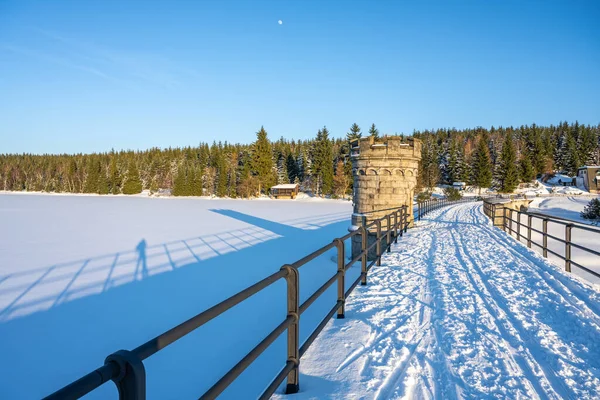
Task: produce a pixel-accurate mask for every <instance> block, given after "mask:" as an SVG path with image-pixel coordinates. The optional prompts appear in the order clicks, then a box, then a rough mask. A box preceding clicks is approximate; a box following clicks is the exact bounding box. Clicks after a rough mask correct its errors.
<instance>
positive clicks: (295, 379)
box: [281, 264, 300, 394]
mask: <svg viewBox="0 0 600 400" xmlns="http://www.w3.org/2000/svg"><path fill="white" fill-rule="evenodd" d="M281 269H285V270H286V271H287V275H286V277H285V280H286V282H287V312H288V316H293V317H294V322H293V323H292V324H291V325H290V326H289V327H288V330H287V331H288V335H287V357H288V358H287V359H288V361H291V362H293V363H294V369H292V370H291V371H290V372H289V373H288V376H287V385H286V388H285V393H286V394H292V393H298V390H299V389H300V382H299V377H300V328H299V326H300V276H299V274H298V269H297V268H294V267H292V266H291V265H289V264H286V265H284V266H283V267H281Z"/></svg>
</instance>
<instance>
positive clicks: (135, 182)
mask: <svg viewBox="0 0 600 400" xmlns="http://www.w3.org/2000/svg"><path fill="white" fill-rule="evenodd" d="M141 192H142V181H141V180H140V173H139V171H138V169H137V166H136V165H135V161H133V160H132V161H130V162H129V167H128V168H127V175H126V177H125V183H124V184H123V194H138V193H141Z"/></svg>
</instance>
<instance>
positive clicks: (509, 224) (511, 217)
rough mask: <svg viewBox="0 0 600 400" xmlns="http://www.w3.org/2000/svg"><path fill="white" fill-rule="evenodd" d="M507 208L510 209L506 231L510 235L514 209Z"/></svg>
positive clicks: (511, 233)
mask: <svg viewBox="0 0 600 400" xmlns="http://www.w3.org/2000/svg"><path fill="white" fill-rule="evenodd" d="M509 210H510V213H509V215H510V217H509V219H508V227H509V228H508V231H509V232H510V236H512V235H513V219H514V218H513V211H514V210H513V209H512V208H509Z"/></svg>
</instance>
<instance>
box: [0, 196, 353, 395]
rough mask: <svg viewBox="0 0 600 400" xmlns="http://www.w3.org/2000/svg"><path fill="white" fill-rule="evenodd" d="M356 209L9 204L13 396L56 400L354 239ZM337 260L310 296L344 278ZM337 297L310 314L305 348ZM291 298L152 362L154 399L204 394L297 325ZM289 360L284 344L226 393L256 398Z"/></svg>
mask: <svg viewBox="0 0 600 400" xmlns="http://www.w3.org/2000/svg"><path fill="white" fill-rule="evenodd" d="M351 212H352V210H351V203H350V202H348V201H332V200H323V201H312V199H307V200H306V201H297V200H296V201H292V200H262V201H245V200H219V199H213V200H210V199H194V198H143V197H127V196H114V197H113V196H68V195H34V194H26V195H20V194H0V360H1V361H2V362H1V363H0V377H1V378H0V398H1V399H17V398H18V399H37V398H40V397H43V396H45V395H48V394H50V393H51V392H53V391H55V390H57V389H59V388H61V387H62V386H64V385H66V384H68V383H70V382H71V381H73V380H75V379H78V378H80V377H81V376H82V375H84V374H86V373H88V372H91V371H92V370H94V369H95V368H97V367H99V366H101V365H102V364H103V362H104V358H105V357H106V356H107V355H108V354H110V353H112V352H114V351H117V350H119V349H132V348H134V347H136V346H138V345H140V344H142V343H144V342H145V341H147V340H149V339H152V338H153V337H155V336H156V335H158V334H160V333H162V332H164V331H166V330H167V329H170V328H172V327H174V326H176V325H178V324H179V323H181V322H183V321H185V320H186V319H188V318H190V317H192V316H194V315H196V314H197V313H199V312H201V311H204V310H205V309H207V308H208V307H210V306H212V305H214V304H216V303H217V302H219V301H221V300H223V299H225V298H227V297H229V296H231V295H232V294H234V293H236V292H238V291H240V290H242V289H244V288H246V287H247V286H249V285H250V284H253V283H255V282H257V281H259V280H260V279H262V278H264V277H266V276H267V275H269V274H271V273H273V272H275V271H277V270H278V269H279V268H280V267H281V265H282V264H284V263H289V262H294V261H296V260H298V259H299V258H301V257H303V256H305V255H306V254H308V253H310V252H311V251H313V250H316V249H317V248H319V247H321V246H323V245H325V244H327V243H329V242H330V241H331V240H332V239H333V238H334V237H339V236H342V235H344V234H346V233H347V228H348V226H349V225H350V215H351ZM332 256H333V254H331V253H326V254H324V255H323V256H321V257H319V258H318V259H317V260H315V261H314V262H311V263H310V264H307V265H306V266H305V267H303V268H302V272H301V279H302V287H301V296H302V298H303V299H305V298H306V297H307V296H308V295H309V294H310V293H312V292H314V290H315V289H316V288H318V287H319V286H320V285H321V284H322V283H323V282H324V281H325V280H326V278H329V276H330V275H332V274H334V273H335V270H336V265H335V263H334V262H332V261H331V258H332ZM325 277H326V278H325ZM332 289H333V292H332V293H326V295H324V298H323V302H325V303H319V302H320V301H321V300H319V301H317V302H315V303H314V304H313V307H311V309H312V308H314V311H311V309H309V310H307V312H306V313H305V314H303V315H302V317H303V320H304V322H305V323H304V325H303V327H302V329H301V335H302V337H303V338H306V337H307V336H308V334H309V333H310V332H311V331H312V330H313V329H314V326H316V323H318V322H319V321H320V319H321V318H322V316H323V315H324V314H325V313H326V312H327V309H328V308H330V307H331V304H332V302H333V301H334V299H335V298H336V295H335V288H332ZM327 296H328V297H327ZM285 298H286V297H285V283H284V282H283V281H281V282H278V283H276V284H274V285H273V286H272V287H270V288H269V289H268V290H265V291H264V292H261V293H260V294H257V295H255V296H253V297H252V298H251V299H249V300H247V301H246V302H244V303H243V304H241V305H239V306H238V307H236V308H234V309H232V310H230V311H229V312H227V313H226V314H224V315H223V316H221V317H219V318H217V319H215V320H213V321H211V322H210V323H209V324H207V325H206V326H203V327H201V328H200V329H198V330H197V331H195V332H194V333H192V334H190V335H188V336H186V337H185V338H184V339H182V340H180V341H178V342H176V343H175V344H173V345H171V346H169V347H168V348H167V349H165V350H163V351H161V352H160V353H157V354H156V355H154V356H152V357H150V358H149V359H148V360H146V361H145V365H146V373H147V384H148V398H149V399H164V398H197V397H198V396H199V395H200V394H202V393H203V392H204V391H205V390H206V389H208V388H209V387H210V386H211V385H212V384H213V383H215V382H216V381H217V380H218V379H219V378H220V377H221V376H222V375H223V374H224V373H225V372H227V370H228V369H229V368H231V367H232V366H233V365H234V364H235V363H236V362H238V361H239V360H240V359H241V358H242V357H243V356H244V355H245V354H246V353H247V352H248V351H249V350H250V349H251V348H252V347H254V346H255V345H256V344H257V343H258V342H259V341H260V340H262V339H263V338H264V336H265V335H266V334H267V333H269V332H270V330H272V329H273V328H274V327H275V326H277V325H278V324H279V323H280V322H281V321H282V320H283V319H284V318H285V315H286V310H285ZM323 304H324V305H325V308H324V307H323ZM324 309H325V311H324V312H321V310H324ZM257 321H261V323H260V324H258V323H257ZM283 336H285V335H283ZM284 361H285V337H282V338H280V339H278V340H277V341H276V342H275V343H274V345H273V347H272V348H269V349H268V350H267V351H266V352H265V353H264V354H263V356H261V357H260V358H259V359H258V360H257V362H256V363H255V364H253V365H252V366H251V367H250V368H249V369H248V370H247V371H246V372H244V374H243V375H242V376H241V377H240V379H239V380H237V381H236V382H235V383H234V384H233V385H232V386H231V387H230V389H228V390H227V391H226V392H225V393H224V396H223V397H224V398H240V397H241V396H242V397H256V395H257V394H258V393H260V392H262V390H263V389H264V388H265V386H266V385H267V384H268V383H269V382H270V381H271V380H272V378H273V377H274V376H275V375H276V373H277V372H278V371H279V369H280V368H281V366H282V365H283V363H284ZM174 388H175V389H174ZM90 398H95V399H106V398H116V389H115V387H114V385H113V384H112V383H107V384H105V385H104V386H102V387H101V388H100V389H99V390H97V391H95V392H93V395H92V396H90Z"/></svg>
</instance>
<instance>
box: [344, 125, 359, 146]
mask: <svg viewBox="0 0 600 400" xmlns="http://www.w3.org/2000/svg"><path fill="white" fill-rule="evenodd" d="M361 136H362V133H361V132H360V127H359V126H358V125H357V124H356V122H355V123H353V124H352V126H351V127H350V131H348V133H346V140H347V141H348V142H351V141H353V140H356V139H360V138H361Z"/></svg>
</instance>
